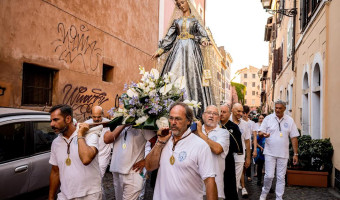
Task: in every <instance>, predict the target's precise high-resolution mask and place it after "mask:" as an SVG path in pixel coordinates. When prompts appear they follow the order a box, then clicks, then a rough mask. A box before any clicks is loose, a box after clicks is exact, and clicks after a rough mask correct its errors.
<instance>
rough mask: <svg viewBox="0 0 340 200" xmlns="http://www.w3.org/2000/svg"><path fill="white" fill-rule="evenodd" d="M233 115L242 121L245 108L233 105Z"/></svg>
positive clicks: (240, 105)
mask: <svg viewBox="0 0 340 200" xmlns="http://www.w3.org/2000/svg"><path fill="white" fill-rule="evenodd" d="M231 112H232V113H233V117H236V118H237V119H241V117H242V114H243V106H242V104H240V103H235V104H234V105H233V108H232V110H231Z"/></svg>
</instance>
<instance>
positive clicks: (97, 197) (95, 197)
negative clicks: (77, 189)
mask: <svg viewBox="0 0 340 200" xmlns="http://www.w3.org/2000/svg"><path fill="white" fill-rule="evenodd" d="M57 200H69V199H68V198H67V197H66V196H65V195H64V194H63V193H61V192H60V193H58V196H57ZM71 200H102V192H101V191H100V192H97V193H94V194H88V195H86V196H83V197H76V198H73V199H71Z"/></svg>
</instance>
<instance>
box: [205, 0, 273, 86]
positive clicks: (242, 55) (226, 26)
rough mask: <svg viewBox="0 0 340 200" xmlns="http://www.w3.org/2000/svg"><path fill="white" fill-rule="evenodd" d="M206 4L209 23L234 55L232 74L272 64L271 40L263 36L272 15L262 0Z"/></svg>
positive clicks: (223, 0) (221, 0)
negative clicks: (244, 69)
mask: <svg viewBox="0 0 340 200" xmlns="http://www.w3.org/2000/svg"><path fill="white" fill-rule="evenodd" d="M206 6H207V7H206V26H207V27H209V28H210V30H211V31H212V34H213V37H214V40H215V42H216V43H217V45H218V46H224V48H225V50H226V51H227V52H229V53H230V55H231V56H232V58H233V63H232V65H231V66H232V67H231V77H230V78H233V77H234V74H235V72H236V71H237V70H238V69H241V68H244V67H248V66H249V65H252V66H254V67H257V68H261V67H262V65H268V42H265V41H264V40H263V39H264V28H265V25H266V23H267V18H268V17H269V16H270V15H269V14H268V13H266V12H265V10H264V9H263V8H262V4H261V1H260V0H207V1H206ZM238 80H239V79H238V78H237V79H235V81H236V82H238Z"/></svg>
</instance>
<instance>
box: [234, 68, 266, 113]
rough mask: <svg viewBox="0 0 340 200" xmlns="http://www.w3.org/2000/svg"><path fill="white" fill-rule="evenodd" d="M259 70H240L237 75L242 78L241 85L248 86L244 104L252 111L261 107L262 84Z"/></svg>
mask: <svg viewBox="0 0 340 200" xmlns="http://www.w3.org/2000/svg"><path fill="white" fill-rule="evenodd" d="M259 70H260V69H259V68H256V67H253V66H249V67H246V68H243V69H240V70H238V71H237V72H236V73H237V74H239V76H240V83H241V84H243V85H245V86H246V94H245V96H244V104H245V105H247V106H249V107H250V108H251V110H256V109H257V108H258V107H260V106H261V90H260V87H261V82H260V77H259V76H258V72H259Z"/></svg>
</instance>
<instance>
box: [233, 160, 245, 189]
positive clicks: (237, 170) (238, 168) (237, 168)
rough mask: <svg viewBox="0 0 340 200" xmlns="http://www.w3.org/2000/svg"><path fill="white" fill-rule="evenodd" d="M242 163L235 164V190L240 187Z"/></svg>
mask: <svg viewBox="0 0 340 200" xmlns="http://www.w3.org/2000/svg"><path fill="white" fill-rule="evenodd" d="M243 167H244V162H235V175H236V190H237V192H238V187H239V186H240V180H241V176H242V173H243Z"/></svg>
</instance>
